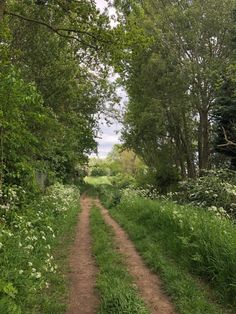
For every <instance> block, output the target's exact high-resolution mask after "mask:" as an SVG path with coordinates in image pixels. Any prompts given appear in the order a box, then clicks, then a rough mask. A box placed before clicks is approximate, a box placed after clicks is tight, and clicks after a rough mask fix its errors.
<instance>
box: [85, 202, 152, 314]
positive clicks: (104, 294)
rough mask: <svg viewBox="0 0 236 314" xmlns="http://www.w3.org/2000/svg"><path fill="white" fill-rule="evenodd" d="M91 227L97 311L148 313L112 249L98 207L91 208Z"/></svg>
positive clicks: (101, 313) (109, 233)
mask: <svg viewBox="0 0 236 314" xmlns="http://www.w3.org/2000/svg"><path fill="white" fill-rule="evenodd" d="M91 230H92V239H93V240H92V241H93V254H94V256H95V259H96V263H97V266H98V267H99V273H98V276H97V280H96V287H97V289H98V291H99V295H100V300H101V304H100V309H99V311H98V313H99V314H148V313H150V312H149V310H148V309H147V308H146V306H145V304H144V302H143V301H142V299H141V298H140V297H139V295H138V291H137V289H136V288H135V286H134V283H133V280H132V277H131V276H130V274H129V273H128V270H127V269H126V267H125V265H124V263H123V260H122V256H121V255H120V254H119V253H118V252H117V250H116V248H115V245H114V235H113V232H112V230H111V227H109V226H107V225H106V224H105V222H104V220H103V218H102V215H101V213H100V210H99V209H97V208H93V209H92V212H91Z"/></svg>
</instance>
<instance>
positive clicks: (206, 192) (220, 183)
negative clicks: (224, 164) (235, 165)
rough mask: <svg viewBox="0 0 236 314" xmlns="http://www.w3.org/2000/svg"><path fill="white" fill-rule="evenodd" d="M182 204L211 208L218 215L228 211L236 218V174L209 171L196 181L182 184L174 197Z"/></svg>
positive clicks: (226, 171) (232, 172) (225, 171)
mask: <svg viewBox="0 0 236 314" xmlns="http://www.w3.org/2000/svg"><path fill="white" fill-rule="evenodd" d="M172 196H173V197H174V199H176V200H177V201H179V202H182V203H191V204H193V205H196V206H200V207H205V208H209V210H212V211H215V212H217V213H218V214H219V213H223V212H224V211H226V213H227V214H228V215H230V216H231V217H234V218H235V217H236V173H235V172H234V171H230V170H217V171H208V172H206V173H205V175H204V176H202V177H200V178H198V179H196V180H188V181H186V182H182V183H181V184H180V186H179V191H178V193H176V194H175V195H172Z"/></svg>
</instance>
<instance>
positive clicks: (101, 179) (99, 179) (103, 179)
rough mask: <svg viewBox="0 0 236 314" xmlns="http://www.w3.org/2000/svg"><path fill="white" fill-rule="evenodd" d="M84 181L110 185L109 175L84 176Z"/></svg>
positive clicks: (92, 183)
mask: <svg viewBox="0 0 236 314" xmlns="http://www.w3.org/2000/svg"><path fill="white" fill-rule="evenodd" d="M84 181H85V183H87V184H91V185H95V186H96V185H102V184H106V185H111V181H110V177H107V176H103V177H86V178H85V179H84Z"/></svg>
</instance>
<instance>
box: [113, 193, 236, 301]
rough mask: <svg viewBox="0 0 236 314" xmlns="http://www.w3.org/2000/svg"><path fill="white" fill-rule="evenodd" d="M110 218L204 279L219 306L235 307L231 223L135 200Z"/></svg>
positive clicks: (235, 237)
mask: <svg viewBox="0 0 236 314" xmlns="http://www.w3.org/2000/svg"><path fill="white" fill-rule="evenodd" d="M113 215H115V217H116V218H117V219H118V220H119V221H120V222H122V223H123V225H126V226H128V223H129V222H132V224H133V225H132V227H131V228H130V231H131V233H134V232H133V230H134V229H135V228H136V231H135V232H136V233H137V234H139V235H140V237H141V236H142V237H144V238H145V237H147V236H148V238H149V241H150V242H152V243H156V247H159V249H160V250H161V252H163V254H164V255H165V256H167V257H168V258H169V259H171V260H173V261H174V262H175V263H177V264H178V265H180V266H181V267H183V268H184V269H187V270H188V271H189V272H190V273H192V274H194V275H197V276H199V277H200V278H203V279H204V280H205V281H206V282H207V283H209V284H210V286H211V287H213V288H214V290H215V291H216V293H217V298H218V299H219V300H220V301H221V302H222V303H229V304H231V305H232V306H236V298H235V296H236V230H235V225H234V224H233V223H232V222H230V221H229V220H227V219H223V218H219V217H216V216H214V215H212V214H211V213H209V212H206V211H203V210H202V211H201V210H199V209H194V208H192V207H189V206H180V205H177V204H175V203H173V202H164V201H151V200H147V199H143V198H138V197H137V198H128V197H126V198H123V200H122V201H121V204H120V205H119V206H118V207H117V208H116V209H115V210H113ZM125 220H126V221H125ZM140 228H142V232H141V231H140ZM134 237H135V236H134ZM136 240H137V239H136ZM154 247H155V246H154Z"/></svg>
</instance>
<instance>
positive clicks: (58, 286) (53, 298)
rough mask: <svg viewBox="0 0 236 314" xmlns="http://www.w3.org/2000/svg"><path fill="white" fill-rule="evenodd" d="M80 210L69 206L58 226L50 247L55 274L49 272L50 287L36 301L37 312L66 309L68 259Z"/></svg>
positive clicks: (55, 313) (53, 312) (51, 313)
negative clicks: (53, 241)
mask: <svg viewBox="0 0 236 314" xmlns="http://www.w3.org/2000/svg"><path fill="white" fill-rule="evenodd" d="M79 212H80V206H79V202H78V205H77V206H76V205H75V206H73V207H71V208H70V212H69V214H68V215H67V216H66V219H65V220H64V223H63V225H61V226H60V230H59V234H60V235H59V237H58V238H57V240H56V241H55V243H54V244H53V247H52V251H53V256H54V260H55V263H56V264H57V266H58V272H57V274H51V276H50V278H49V280H50V282H51V287H50V289H49V290H48V291H44V293H42V294H41V295H40V296H39V298H38V300H37V303H38V304H40V309H39V313H44V314H60V313H61V314H64V313H65V312H66V309H67V302H68V293H69V289H68V287H69V282H68V276H67V274H68V272H69V261H68V256H69V253H70V248H71V245H72V244H73V240H74V235H75V227H76V225H77V222H78V219H77V217H78V214H79Z"/></svg>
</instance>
